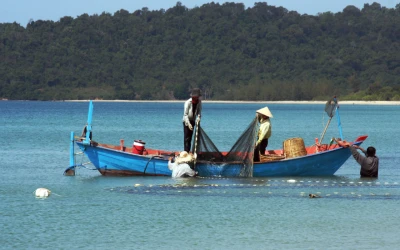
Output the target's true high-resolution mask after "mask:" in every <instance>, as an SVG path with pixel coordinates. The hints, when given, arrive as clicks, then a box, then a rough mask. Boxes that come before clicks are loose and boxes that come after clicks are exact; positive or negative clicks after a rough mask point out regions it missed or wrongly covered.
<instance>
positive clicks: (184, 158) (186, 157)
mask: <svg viewBox="0 0 400 250" xmlns="http://www.w3.org/2000/svg"><path fill="white" fill-rule="evenodd" d="M193 160H194V159H193V155H191V154H189V153H188V152H186V151H182V152H181V153H180V154H179V156H178V157H177V158H176V160H175V161H176V162H177V163H178V164H180V163H184V162H191V161H193Z"/></svg>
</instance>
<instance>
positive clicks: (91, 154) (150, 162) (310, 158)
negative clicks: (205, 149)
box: [64, 101, 368, 177]
mask: <svg viewBox="0 0 400 250" xmlns="http://www.w3.org/2000/svg"><path fill="white" fill-rule="evenodd" d="M329 112H330V114H328V115H329V116H330V119H329V121H328V124H327V125H326V127H325V130H324V132H323V134H322V136H321V140H319V141H322V139H323V136H324V134H325V131H326V129H327V127H328V125H329V123H330V121H331V119H332V117H333V115H334V113H333V112H337V117H338V126H339V131H340V138H343V135H342V130H341V126H340V118H339V114H338V110H337V107H336V106H334V107H333V108H332V106H331V107H330V111H329ZM327 113H328V112H327ZM92 115H93V103H92V101H90V102H89V112H88V121H87V124H86V126H85V127H84V131H83V133H82V135H81V136H75V135H74V132H71V141H70V166H69V167H68V168H67V169H66V170H65V172H64V174H65V175H74V174H75V168H77V167H83V166H84V165H85V164H92V165H93V166H94V167H95V169H96V170H98V171H99V172H100V173H101V174H102V175H120V176H137V175H140V176H171V174H172V172H171V170H169V169H168V159H169V157H171V156H176V155H179V152H176V151H168V150H158V149H151V148H146V147H145V146H144V145H145V143H144V142H142V141H135V143H134V145H132V147H126V146H125V145H124V141H123V140H121V141H120V145H111V144H104V143H100V142H96V141H95V140H92V138H91V137H92V128H91V124H92ZM367 137H368V136H367V135H362V136H358V137H357V138H355V139H354V140H353V141H352V142H349V143H350V144H355V145H360V144H362V143H363V142H364V141H365V140H366V139H367ZM285 142H288V144H291V145H292V147H286V146H285V145H286V144H285ZM285 142H284V144H283V148H282V149H277V150H268V151H266V152H265V155H263V156H262V157H261V160H260V162H254V163H253V164H252V166H251V173H250V174H249V175H247V176H246V177H269V176H331V175H334V174H335V173H336V171H337V170H338V169H339V168H340V167H341V166H342V165H343V164H344V163H345V162H346V161H347V159H348V158H349V157H350V156H351V152H350V149H349V148H344V147H341V146H339V145H338V144H337V143H335V142H334V141H331V143H329V144H319V143H318V142H316V143H315V144H314V145H310V146H307V147H306V146H304V142H303V141H302V139H301V138H290V139H288V140H286V141H285ZM75 145H77V146H78V148H79V149H80V150H81V151H82V152H81V153H83V154H85V155H86V156H87V158H88V159H89V162H88V163H80V164H77V163H76V159H75V158H76V157H75V156H76V155H77V154H79V153H75ZM293 145H297V146H295V147H293ZM298 145H300V146H298ZM293 148H294V150H293ZM200 154H201V152H200ZM223 154H226V153H223ZM203 159H204V158H203ZM242 169H243V163H242V162H213V160H212V159H209V160H198V161H196V163H195V170H196V171H197V172H198V176H200V177H210V176H218V177H238V176H241V175H240V172H241V170H242Z"/></svg>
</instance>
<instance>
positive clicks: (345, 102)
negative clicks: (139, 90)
mask: <svg viewBox="0 0 400 250" xmlns="http://www.w3.org/2000/svg"><path fill="white" fill-rule="evenodd" d="M185 101H186V100H93V102H138V103H140V102H143V103H146V102H161V103H184V102H185ZM62 102H89V100H63V101H62ZM202 102H203V103H226V104H229V103H232V104H234V103H237V104H240V103H243V104H257V103H262V104H325V103H326V101H214V100H202ZM339 105H391V106H396V105H400V101H339Z"/></svg>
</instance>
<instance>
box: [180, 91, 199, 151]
mask: <svg viewBox="0 0 400 250" xmlns="http://www.w3.org/2000/svg"><path fill="white" fill-rule="evenodd" d="M200 97H201V90H200V89H199V88H195V89H193V90H192V93H191V94H190V98H189V99H188V100H187V101H186V102H185V104H184V109H183V119H182V120H183V146H184V150H185V151H186V152H189V151H190V147H191V143H192V136H193V127H194V126H195V123H196V120H198V121H200V117H201V110H202V104H201V99H200Z"/></svg>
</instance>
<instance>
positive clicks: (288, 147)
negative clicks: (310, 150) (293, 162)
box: [283, 138, 307, 158]
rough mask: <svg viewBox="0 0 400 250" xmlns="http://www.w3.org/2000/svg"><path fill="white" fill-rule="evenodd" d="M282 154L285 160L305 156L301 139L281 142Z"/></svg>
mask: <svg viewBox="0 0 400 250" xmlns="http://www.w3.org/2000/svg"><path fill="white" fill-rule="evenodd" d="M283 152H284V154H285V156H286V158H294V157H298V156H304V155H307V150H306V146H305V145H304V141H303V139H302V138H291V139H287V140H285V141H284V142H283Z"/></svg>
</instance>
